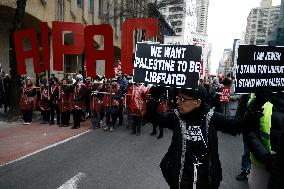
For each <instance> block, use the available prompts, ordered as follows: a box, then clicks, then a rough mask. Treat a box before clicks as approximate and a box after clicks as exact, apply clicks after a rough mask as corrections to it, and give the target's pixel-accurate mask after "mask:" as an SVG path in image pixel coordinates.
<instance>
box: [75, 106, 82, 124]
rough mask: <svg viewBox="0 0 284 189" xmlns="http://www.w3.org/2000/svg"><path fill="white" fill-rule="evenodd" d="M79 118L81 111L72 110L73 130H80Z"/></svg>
mask: <svg viewBox="0 0 284 189" xmlns="http://www.w3.org/2000/svg"><path fill="white" fill-rule="evenodd" d="M81 116H82V110H80V109H75V110H73V122H74V125H73V127H74V128H80V122H81Z"/></svg>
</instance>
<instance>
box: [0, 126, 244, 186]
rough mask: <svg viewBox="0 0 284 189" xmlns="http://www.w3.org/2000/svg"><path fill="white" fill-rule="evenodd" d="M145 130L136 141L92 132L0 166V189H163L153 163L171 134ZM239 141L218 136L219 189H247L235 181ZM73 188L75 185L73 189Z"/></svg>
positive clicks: (122, 134) (119, 133)
mask: <svg viewBox="0 0 284 189" xmlns="http://www.w3.org/2000/svg"><path fill="white" fill-rule="evenodd" d="M150 132H151V126H150V125H148V126H145V127H144V128H142V133H141V136H134V135H129V131H128V130H126V129H125V128H124V127H118V128H117V129H116V131H115V132H113V133H109V132H104V131H103V130H101V129H100V130H94V131H91V132H89V133H87V134H85V135H82V136H80V137H78V138H75V139H73V140H70V141H68V142H66V143H63V144H60V145H58V146H55V147H53V148H50V149H48V150H45V151H42V152H40V153H38V154H35V155H33V156H30V157H28V158H26V159H23V160H20V161H17V162H15V163H12V164H8V165H6V166H3V167H0V188H1V189H18V188H19V189H20V188H21V189H23V188H24V189H26V188H27V189H28V188H31V189H49V188H50V189H55V188H60V189H65V188H76V187H77V188H78V189H89V188H90V189H94V188H95V189H167V188H169V187H168V186H167V184H166V182H165V181H164V179H163V177H162V174H161V172H160V168H159V163H160V161H161V159H162V157H163V155H164V154H165V153H166V151H167V149H168V146H169V144H170V140H171V131H169V130H165V132H164V133H165V134H164V137H163V138H162V139H160V140H157V139H156V137H153V136H150V135H149V133H150ZM242 149H243V147H242V140H241V137H240V136H238V137H232V136H229V135H225V134H222V133H219V152H220V158H221V162H222V168H223V177H224V178H223V182H222V184H221V187H220V188H221V189H247V188H248V186H247V184H246V183H243V182H239V181H236V180H235V176H236V174H238V173H239V170H240V160H241V155H242ZM74 183H75V184H74Z"/></svg>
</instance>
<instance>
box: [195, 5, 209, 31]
mask: <svg viewBox="0 0 284 189" xmlns="http://www.w3.org/2000/svg"><path fill="white" fill-rule="evenodd" d="M208 7H209V0H197V1H196V14H197V33H200V34H207V20H208Z"/></svg>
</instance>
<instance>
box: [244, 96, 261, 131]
mask: <svg viewBox="0 0 284 189" xmlns="http://www.w3.org/2000/svg"><path fill="white" fill-rule="evenodd" d="M262 105H263V103H261V102H260V101H259V100H257V98H256V99H255V100H253V101H252V102H251V103H250V104H249V106H248V108H247V111H246V113H245V115H244V119H243V120H242V121H241V123H240V127H241V130H242V131H243V132H248V131H252V130H255V129H259V127H260V125H259V124H260V118H261V117H262V116H263V113H262V111H263V109H262Z"/></svg>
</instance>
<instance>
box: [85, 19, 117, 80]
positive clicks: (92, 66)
mask: <svg viewBox="0 0 284 189" xmlns="http://www.w3.org/2000/svg"><path fill="white" fill-rule="evenodd" d="M95 35H103V36H104V50H97V49H95V48H94V36H95ZM85 45H86V48H85V52H86V67H87V70H88V76H91V77H95V76H96V60H105V76H106V77H108V78H112V77H114V76H115V75H114V48H113V31H112V27H111V26H110V25H108V24H102V25H91V26H87V27H86V28H85Z"/></svg>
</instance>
